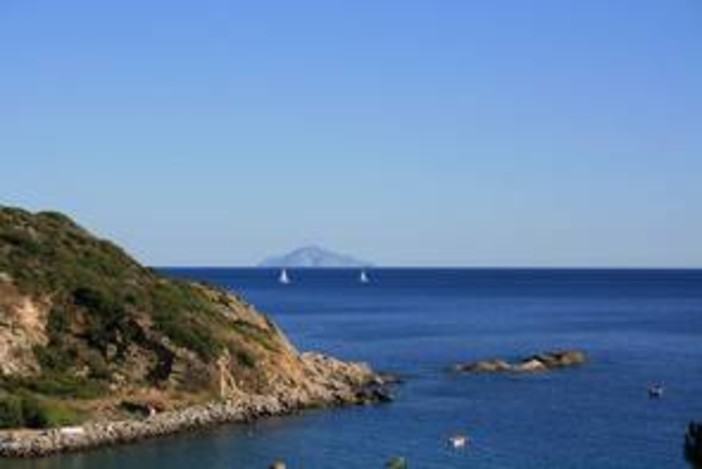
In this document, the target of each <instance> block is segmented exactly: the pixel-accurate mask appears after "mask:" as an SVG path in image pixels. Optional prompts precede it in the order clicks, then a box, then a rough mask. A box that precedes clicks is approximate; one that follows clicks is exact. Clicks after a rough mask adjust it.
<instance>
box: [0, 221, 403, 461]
mask: <svg viewBox="0 0 702 469" xmlns="http://www.w3.org/2000/svg"><path fill="white" fill-rule="evenodd" d="M389 381H390V380H389V379H388V378H386V377H382V376H379V375H378V374H376V373H375V372H374V371H373V370H371V368H369V367H368V366H367V365H365V364H362V363H351V362H345V361H341V360H338V359H336V358H333V357H329V356H325V355H323V354H319V353H310V352H307V353H301V352H299V351H298V350H297V349H296V348H295V347H294V346H293V345H292V344H291V343H290V342H289V341H288V340H287V338H286V337H285V335H284V334H283V332H282V331H281V330H280V329H279V328H278V327H277V326H276V325H275V323H274V322H273V321H272V320H271V319H270V318H269V317H267V316H266V315H264V314H263V313H261V312H259V311H257V310H256V309H255V308H254V307H253V306H251V305H250V304H247V303H246V302H245V301H244V300H243V299H241V298H240V297H238V296H236V295H234V294H232V293H230V292H227V291H225V290H222V289H219V288H217V287H214V286H211V285H204V284H201V283H195V282H189V281H183V280H176V279H172V278H168V277H166V276H164V275H162V274H160V273H159V272H157V271H155V270H153V269H150V268H147V267H144V266H142V265H140V264H139V263H137V262H136V261H135V260H134V259H132V258H131V257H130V256H128V255H127V254H126V253H125V252H124V251H123V250H122V249H120V248H119V247H117V246H115V245H114V244H112V243H110V242H109V241H106V240H103V239H100V238H98V237H95V236H94V235H92V234H91V233H89V232H88V231H87V230H85V229H84V228H82V227H80V226H79V225H77V224H76V223H75V222H73V221H72V220H71V219H69V218H68V217H66V216H65V215H62V214H60V213H56V212H41V213H30V212H27V211H25V210H22V209H17V208H8V207H0V455H2V456H18V457H34V456H44V455H48V454H53V453H56V452H61V451H71V450H79V449H86V448H90V447H95V446H101V445H106V444H116V443H125V442H131V441H136V440H139V439H143V438H147V437H154V436H160V435H165V434H171V433H175V432H179V431H184V430H188V429H193V428H201V427H204V426H209V425H214V424H218V423H224V422H244V421H248V420H251V419H255V418H260V417H265V416H269V415H284V414H288V413H291V412H295V411H298V410H301V409H305V408H309V407H320V406H334V405H345V404H365V403H371V402H384V401H388V400H390V399H391V394H390V393H389V391H388V389H387V385H388V383H389Z"/></svg>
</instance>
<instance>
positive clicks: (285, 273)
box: [278, 269, 290, 285]
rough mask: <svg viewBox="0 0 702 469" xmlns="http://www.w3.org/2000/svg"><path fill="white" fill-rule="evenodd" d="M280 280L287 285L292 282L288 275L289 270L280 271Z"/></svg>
mask: <svg viewBox="0 0 702 469" xmlns="http://www.w3.org/2000/svg"><path fill="white" fill-rule="evenodd" d="M278 282H280V283H282V284H283V285H287V284H288V283H290V278H289V277H288V271H287V270H285V269H283V270H281V271H280V277H278Z"/></svg>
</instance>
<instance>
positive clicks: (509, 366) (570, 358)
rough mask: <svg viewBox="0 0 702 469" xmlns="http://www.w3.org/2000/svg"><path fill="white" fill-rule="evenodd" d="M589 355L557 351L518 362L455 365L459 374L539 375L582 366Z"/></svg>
mask: <svg viewBox="0 0 702 469" xmlns="http://www.w3.org/2000/svg"><path fill="white" fill-rule="evenodd" d="M586 361H587V355H586V354H585V352H583V351H581V350H555V351H549V352H543V353H539V354H536V355H530V356H527V357H524V358H522V359H520V360H518V361H516V362H508V361H506V360H504V359H501V358H493V359H489V360H479V361H474V362H467V363H459V364H457V365H454V367H453V371H455V372H459V373H538V372H544V371H550V370H554V369H558V368H566V367H572V366H578V365H582V364H583V363H585V362H586Z"/></svg>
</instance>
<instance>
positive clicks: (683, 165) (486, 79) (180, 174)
mask: <svg viewBox="0 0 702 469" xmlns="http://www.w3.org/2000/svg"><path fill="white" fill-rule="evenodd" d="M0 204H3V205H11V206H21V207H25V208H27V209H30V210H47V209H49V210H58V211H62V212H65V213H67V214H69V215H71V216H73V217H75V218H76V219H77V220H78V221H79V222H80V223H81V224H83V225H84V226H86V227H88V228H89V229H90V230H92V231H93V232H94V233H96V234H98V235H99V236H103V237H108V238H111V239H113V240H115V241H116V242H117V243H119V244H121V245H123V246H124V247H125V248H126V249H127V250H128V251H129V252H130V253H132V254H133V255H135V256H136V257H137V258H138V259H139V260H141V261H142V262H145V263H147V264H150V265H211V266H215V265H222V266H227V265H232V266H240V265H241V266H243V265H251V264H255V263H257V262H258V261H260V260H261V259H262V258H264V257H267V256H269V255H271V254H277V253H280V252H284V251H287V250H291V249H293V248H296V247H299V246H301V245H308V244H318V245H322V246H325V247H328V248H331V249H335V250H338V251H341V252H345V253H348V254H353V255H355V256H357V257H360V258H364V259H367V260H369V261H372V262H374V263H376V264H379V265H392V266H497V267H504V266H534V267H553V266H559V267H596V266H602V267H608V266H610V267H702V2H700V1H699V0H658V1H653V0H629V1H627V0H588V1H582V0H474V1H466V0H437V1H426V0H383V1H378V0H349V1H339V0H296V1H294V2H291V1H287V0H280V1H271V0H257V1H255V2H253V1H251V2H239V1H231V0H226V1H225V0H220V1H216V0H215V1H213V0H202V1H190V2H185V1H175V0H152V1H149V2H144V1H137V0H120V1H111V2H109V1H108V2H95V1H88V0H62V1H60V2H57V1H53V0H45V1H39V0H4V1H2V2H0Z"/></svg>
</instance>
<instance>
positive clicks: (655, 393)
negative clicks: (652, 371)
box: [648, 384, 665, 399]
mask: <svg viewBox="0 0 702 469" xmlns="http://www.w3.org/2000/svg"><path fill="white" fill-rule="evenodd" d="M664 391H665V388H663V385H662V384H654V385H652V386H651V387H649V388H648V397H650V398H651V399H658V398H661V397H663V392H664Z"/></svg>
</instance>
